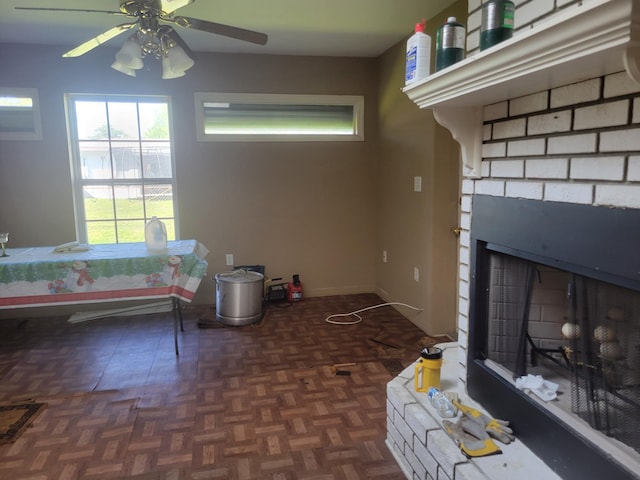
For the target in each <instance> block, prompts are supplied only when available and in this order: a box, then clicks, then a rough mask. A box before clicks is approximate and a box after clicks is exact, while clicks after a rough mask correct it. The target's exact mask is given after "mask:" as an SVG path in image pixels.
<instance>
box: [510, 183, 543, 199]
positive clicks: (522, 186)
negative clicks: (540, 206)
mask: <svg viewBox="0 0 640 480" xmlns="http://www.w3.org/2000/svg"><path fill="white" fill-rule="evenodd" d="M543 191H544V188H543V184H542V183H541V182H514V181H511V182H507V185H506V196H507V197H511V198H528V199H530V200H542V195H543Z"/></svg>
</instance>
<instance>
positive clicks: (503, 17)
mask: <svg viewBox="0 0 640 480" xmlns="http://www.w3.org/2000/svg"><path fill="white" fill-rule="evenodd" d="M515 9H516V8H515V5H514V4H513V2H512V1H510V0H492V1H490V2H487V3H485V4H484V6H483V7H482V24H481V27H480V50H485V49H487V48H490V47H493V46H494V45H497V44H498V43H500V42H503V41H505V40H508V39H510V38H511V37H513V28H514V18H515Z"/></svg>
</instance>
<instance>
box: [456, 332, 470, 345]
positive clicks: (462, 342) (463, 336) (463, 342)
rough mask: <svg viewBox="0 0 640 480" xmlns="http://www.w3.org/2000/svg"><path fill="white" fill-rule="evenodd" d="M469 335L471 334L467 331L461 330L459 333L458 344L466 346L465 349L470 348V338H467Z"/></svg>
mask: <svg viewBox="0 0 640 480" xmlns="http://www.w3.org/2000/svg"><path fill="white" fill-rule="evenodd" d="M468 333H469V332H468V331H467V330H461V331H459V332H458V343H459V344H460V345H464V346H465V347H468V346H469V343H468V337H467V335H468Z"/></svg>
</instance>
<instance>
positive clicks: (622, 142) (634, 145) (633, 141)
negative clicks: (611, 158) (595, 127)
mask: <svg viewBox="0 0 640 480" xmlns="http://www.w3.org/2000/svg"><path fill="white" fill-rule="evenodd" d="M629 150H640V128H630V129H627V130H616V131H612V132H602V133H601V134H600V151H601V152H624V151H629Z"/></svg>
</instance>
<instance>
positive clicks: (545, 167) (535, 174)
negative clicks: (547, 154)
mask: <svg viewBox="0 0 640 480" xmlns="http://www.w3.org/2000/svg"><path fill="white" fill-rule="evenodd" d="M568 167H569V160H568V159H567V158H534V159H530V160H527V162H526V164H525V172H526V176H527V178H553V179H557V180H563V179H566V178H567V173H568V171H569V168H568Z"/></svg>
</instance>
